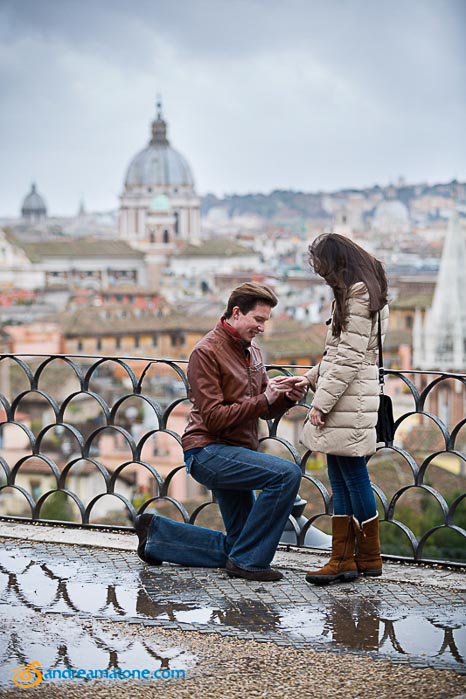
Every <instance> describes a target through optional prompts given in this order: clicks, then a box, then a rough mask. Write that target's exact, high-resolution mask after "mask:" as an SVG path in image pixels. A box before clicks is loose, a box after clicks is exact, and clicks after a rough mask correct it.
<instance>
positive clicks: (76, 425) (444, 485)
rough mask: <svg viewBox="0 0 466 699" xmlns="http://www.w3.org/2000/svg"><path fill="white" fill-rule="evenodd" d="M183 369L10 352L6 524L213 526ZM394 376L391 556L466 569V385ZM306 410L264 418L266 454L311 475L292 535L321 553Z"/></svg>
mask: <svg viewBox="0 0 466 699" xmlns="http://www.w3.org/2000/svg"><path fill="white" fill-rule="evenodd" d="M185 366H186V361H185V360H168V359H153V358H145V357H114V356H106V357H104V356H90V355H18V354H17V355H13V354H2V355H0V519H6V518H8V519H10V518H12V517H13V518H15V519H19V520H23V521H35V522H45V521H50V520H54V521H56V520H59V521H65V522H66V523H67V524H68V525H69V526H73V525H75V526H76V525H78V526H84V527H97V528H105V527H109V526H110V527H112V528H115V527H118V528H123V529H128V528H131V527H129V526H128V525H129V524H130V523H131V522H132V521H133V520H134V518H135V517H136V515H137V514H138V513H139V512H143V511H147V510H151V509H155V510H156V511H160V512H161V513H163V514H166V509H164V508H168V516H173V517H175V518H177V519H180V520H182V521H185V522H190V523H195V522H197V523H199V522H200V521H202V522H203V521H204V520H203V517H204V516H205V514H206V512H207V509H208V506H209V505H214V506H215V501H214V500H213V498H212V496H211V494H210V493H209V492H208V491H205V489H204V491H201V490H200V489H199V487H198V486H196V484H195V483H194V482H191V481H192V479H191V478H190V476H188V475H187V474H186V473H185V470H184V463H183V453H182V448H181V438H180V434H181V433H182V430H183V426H184V424H185V422H186V418H187V414H188V412H189V401H188V399H187V391H188V384H187V379H186V374H185V371H184V369H185ZM307 368H308V367H295V366H293V367H292V366H269V367H268V371H269V372H270V373H277V372H280V373H284V374H292V373H300V372H302V371H305V370H306V369H307ZM385 373H386V375H387V385H388V391H389V392H390V391H392V392H393V391H394V395H393V398H394V408H395V418H396V433H395V440H394V443H392V444H384V445H383V444H381V445H379V448H378V449H377V452H376V453H375V454H374V455H372V456H371V457H370V459H369V461H368V468H369V472H370V476H371V481H372V483H373V489H374V492H375V494H376V500H377V505H378V510H379V515H380V520H381V537H382V548H383V552H384V554H386V555H393V556H396V557H397V558H406V559H411V560H415V561H441V562H448V563H453V564H458V563H460V564H464V563H465V562H466V555H465V548H466V547H465V542H466V509H465V508H466V492H465V483H466V454H465V449H464V444H465V443H466V428H464V429H462V428H463V427H464V425H466V418H465V417H464V404H465V396H466V375H464V374H447V373H435V372H421V371H409V372H405V371H396V370H388V371H386V372H385ZM306 400H307V402H306V401H302V403H300V404H297V405H296V406H294V407H292V408H290V410H289V411H288V412H287V413H286V414H285V415H284V416H282V417H280V418H277V419H275V420H272V421H268V422H267V421H264V428H263V432H262V437H261V447H260V448H261V450H264V451H271V452H273V453H276V454H278V455H280V456H284V457H285V458H288V459H289V460H294V461H295V462H296V463H297V464H299V465H300V467H301V469H302V472H303V479H302V486H301V490H300V494H301V497H300V498H298V500H297V502H296V505H295V508H294V510H293V512H292V516H291V517H290V523H289V527H288V531H287V532H285V534H286V536H285V537H284V541H286V542H287V543H289V544H290V545H296V546H306V545H309V543H311V544H312V541H313V537H312V536H311V537H310V536H309V535H310V534H311V533H312V532H313V530H314V531H315V530H316V525H319V526H321V525H322V524H324V526H325V523H326V522H327V524H328V521H329V518H330V516H331V514H332V497H331V492H330V488H329V484H328V480H327V476H326V469H325V468H324V462H323V458H322V457H321V456H320V455H317V454H313V453H311V452H309V451H307V450H305V449H304V448H303V447H302V446H300V444H299V432H300V426H301V424H302V421H303V419H304V416H305V414H306V410H307V409H308V407H309V398H308V399H306ZM261 422H262V421H261ZM453 422H454V424H453ZM196 487H197V490H196ZM89 488H91V489H92V490H91V491H89ZM59 494H61V495H59ZM109 498H113V500H112V502H113V503H114V507H113V509H112V506H109V503H108V500H109ZM60 499H61V503H60V502H58V501H59V500H60ZM104 499H105V507H103V504H104V503H103V501H104ZM52 503H53V504H54V507H51V504H52ZM70 505H71V510H73V514H72V515H71V514H69V510H70V507H69V506H70ZM215 507H216V506H215ZM60 508H61V509H60ZM64 512H65V514H64ZM112 512H113V514H112ZM115 512H116V513H117V514H115ZM118 513H119V514H118ZM122 513H124V514H122ZM170 513H172V514H170ZM117 515H118V516H117ZM112 517H113V519H112ZM122 517H123V521H122ZM319 533H320V532H319Z"/></svg>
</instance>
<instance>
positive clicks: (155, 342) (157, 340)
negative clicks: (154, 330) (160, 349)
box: [152, 335, 159, 347]
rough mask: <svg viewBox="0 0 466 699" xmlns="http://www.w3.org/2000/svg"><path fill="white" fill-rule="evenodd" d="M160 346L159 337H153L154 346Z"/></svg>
mask: <svg viewBox="0 0 466 699" xmlns="http://www.w3.org/2000/svg"><path fill="white" fill-rule="evenodd" d="M158 344H159V338H158V335H152V346H153V347H157V345H158Z"/></svg>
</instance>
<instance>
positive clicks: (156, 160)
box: [125, 103, 194, 187]
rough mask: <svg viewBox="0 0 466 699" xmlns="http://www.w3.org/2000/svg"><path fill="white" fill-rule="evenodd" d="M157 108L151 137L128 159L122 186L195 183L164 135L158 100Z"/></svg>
mask: <svg viewBox="0 0 466 699" xmlns="http://www.w3.org/2000/svg"><path fill="white" fill-rule="evenodd" d="M157 108H158V112H157V119H156V120H155V121H154V122H152V138H151V140H150V142H149V145H148V146H147V148H144V150H142V151H140V152H139V153H138V154H137V155H135V156H134V158H133V159H132V161H131V162H130V164H129V167H128V171H127V173H126V178H125V187H151V186H159V187H178V186H181V187H183V186H188V187H194V179H193V176H192V173H191V168H190V167H189V165H188V163H187V161H186V160H185V159H184V157H183V156H182V155H181V154H180V153H178V151H176V150H175V149H174V148H172V147H171V145H170V143H169V141H168V139H167V124H166V122H165V121H164V120H163V118H162V114H161V107H160V103H158V105H157Z"/></svg>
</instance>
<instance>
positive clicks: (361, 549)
mask: <svg viewBox="0 0 466 699" xmlns="http://www.w3.org/2000/svg"><path fill="white" fill-rule="evenodd" d="M353 519H354V531H355V534H356V548H357V550H356V553H355V555H354V560H355V561H356V566H357V568H358V572H359V573H360V574H361V575H370V576H372V577H374V578H376V577H377V576H379V575H382V558H381V556H380V537H379V515H378V514H376V515H374V517H371V519H366V521H365V522H363V523H362V524H359V522H358V520H357V519H356V517H354V518H353Z"/></svg>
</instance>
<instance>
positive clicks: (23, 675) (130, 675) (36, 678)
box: [11, 660, 186, 689]
mask: <svg viewBox="0 0 466 699" xmlns="http://www.w3.org/2000/svg"><path fill="white" fill-rule="evenodd" d="M11 672H13V673H14V674H13V682H14V684H15V685H16V686H17V687H20V688H21V689H30V688H31V687H37V685H39V684H40V683H41V682H47V680H180V679H185V677H186V671H185V670H175V669H174V670H169V669H168V668H158V669H156V670H149V669H147V668H144V669H143V670H140V669H133V670H129V669H127V670H123V669H121V668H112V669H108V668H106V669H86V668H79V669H78V670H75V669H74V668H64V669H63V670H60V669H55V668H53V669H52V668H42V666H41V664H40V662H39V661H38V660H33V661H32V662H30V663H28V664H27V665H20V666H19V667H15V668H13V669H12V670H11Z"/></svg>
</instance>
